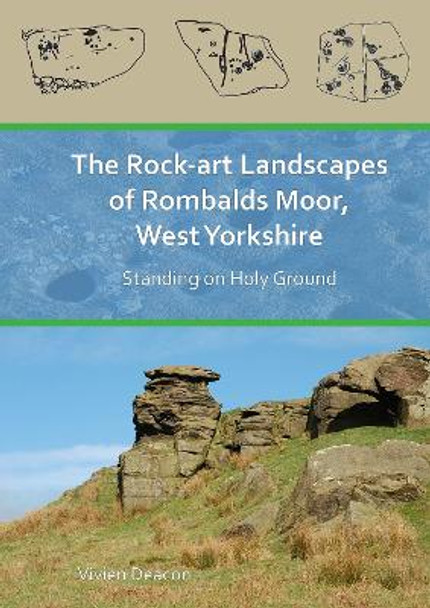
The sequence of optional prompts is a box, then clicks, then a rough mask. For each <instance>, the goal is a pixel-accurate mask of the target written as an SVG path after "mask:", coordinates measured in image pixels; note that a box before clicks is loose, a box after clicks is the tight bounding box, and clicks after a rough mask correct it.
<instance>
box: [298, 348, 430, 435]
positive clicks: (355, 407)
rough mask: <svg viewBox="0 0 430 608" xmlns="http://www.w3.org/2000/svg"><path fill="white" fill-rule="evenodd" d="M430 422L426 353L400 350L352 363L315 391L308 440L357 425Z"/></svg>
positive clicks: (429, 362) (428, 359)
mask: <svg viewBox="0 0 430 608" xmlns="http://www.w3.org/2000/svg"><path fill="white" fill-rule="evenodd" d="M429 423H430V351H428V350H421V349H416V348H404V349H402V350H400V351H397V352H394V353H388V354H383V355H374V356H371V357H366V358H364V359H358V360H356V361H352V362H351V363H349V364H348V365H347V366H346V367H344V368H343V369H342V370H341V371H340V372H337V373H335V374H330V375H329V376H326V377H325V378H324V379H323V380H321V382H320V383H319V385H318V386H317V388H316V389H315V391H314V393H313V396H312V402H311V411H310V416H309V424H308V430H309V431H310V434H311V437H317V436H318V435H321V434H323V433H329V432H332V431H341V430H343V429H346V428H352V427H358V426H397V425H399V424H401V425H404V426H407V427H411V428H412V427H419V426H427V425H428V424H429Z"/></svg>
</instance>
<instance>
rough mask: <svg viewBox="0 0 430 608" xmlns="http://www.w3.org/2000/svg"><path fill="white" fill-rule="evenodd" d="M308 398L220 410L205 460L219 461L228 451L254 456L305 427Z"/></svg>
mask: <svg viewBox="0 0 430 608" xmlns="http://www.w3.org/2000/svg"><path fill="white" fill-rule="evenodd" d="M309 407H310V400H309V399H292V400H291V401H261V402H260V403H256V404H255V405H253V406H252V407H249V408H244V409H242V410H239V411H234V412H232V413H230V412H227V413H226V414H224V415H223V416H222V418H221V420H220V422H219V425H218V428H217V432H216V435H215V438H214V441H213V444H212V447H211V450H210V452H209V457H208V464H209V465H210V466H216V465H218V464H220V463H221V464H222V463H223V461H225V460H226V459H228V457H229V456H230V455H231V454H232V453H240V454H242V455H244V456H258V455H259V454H261V453H264V452H265V451H267V450H268V449H270V448H271V447H273V446H279V445H280V444H281V443H282V441H283V440H286V439H294V438H295V437H300V436H301V435H303V434H304V433H305V431H306V425H307V420H308V414H309Z"/></svg>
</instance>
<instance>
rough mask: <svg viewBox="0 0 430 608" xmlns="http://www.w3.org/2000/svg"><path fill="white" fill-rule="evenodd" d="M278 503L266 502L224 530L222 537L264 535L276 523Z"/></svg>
mask: <svg viewBox="0 0 430 608" xmlns="http://www.w3.org/2000/svg"><path fill="white" fill-rule="evenodd" d="M278 512H279V504H278V503H276V502H273V503H267V504H265V505H263V506H262V507H260V508H259V509H257V510H256V511H254V512H253V513H251V515H248V517H246V518H245V519H243V520H242V521H239V522H237V523H235V524H233V525H232V526H230V527H229V528H228V529H227V530H225V531H224V533H223V536H224V538H228V539H230V538H238V537H239V538H252V537H255V536H260V537H263V536H266V534H268V533H269V532H270V531H271V530H272V529H273V528H274V527H275V524H276V520H277V517H278Z"/></svg>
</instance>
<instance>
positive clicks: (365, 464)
mask: <svg viewBox="0 0 430 608" xmlns="http://www.w3.org/2000/svg"><path fill="white" fill-rule="evenodd" d="M429 482H430V446H428V445H421V444H418V443H414V442H412V441H401V440H389V441H384V442H383V443H382V444H380V445H378V446H377V447H368V446H353V445H340V446H335V447H331V448H327V449H325V450H320V451H318V452H316V453H315V454H314V455H313V456H311V457H310V458H309V459H308V462H307V464H306V467H305V470H304V471H303V473H302V475H301V478H300V479H299V481H298V483H297V485H296V487H295V489H294V491H293V493H292V496H291V497H289V498H287V499H285V500H284V501H283V503H282V505H281V509H280V514H279V528H280V530H281V532H284V533H285V532H288V531H289V530H290V529H292V528H293V527H294V526H296V525H297V524H300V523H302V522H303V521H305V520H310V521H311V522H312V523H317V524H321V523H327V522H330V521H332V520H334V519H335V518H339V517H343V516H345V515H347V516H349V517H351V515H352V516H354V517H357V516H360V517H363V516H364V517H367V516H368V514H369V513H371V512H372V510H374V509H375V508H376V509H377V508H379V507H381V506H387V505H390V504H392V503H396V502H409V501H412V500H416V499H417V498H419V497H420V496H421V495H423V494H424V492H425V490H426V485H427V484H428V483H429Z"/></svg>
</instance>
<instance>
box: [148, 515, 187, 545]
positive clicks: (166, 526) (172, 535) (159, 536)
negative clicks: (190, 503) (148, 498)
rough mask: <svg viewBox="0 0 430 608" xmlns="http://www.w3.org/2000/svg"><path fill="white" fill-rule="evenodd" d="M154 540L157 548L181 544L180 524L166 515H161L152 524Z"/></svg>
mask: <svg viewBox="0 0 430 608" xmlns="http://www.w3.org/2000/svg"><path fill="white" fill-rule="evenodd" d="M151 530H152V540H153V543H154V544H155V545H156V546H157V547H163V548H166V547H174V546H175V545H178V543H180V542H181V534H180V529H179V527H178V524H177V523H175V522H174V521H173V520H172V519H170V518H169V517H167V516H165V515H160V516H158V517H156V518H155V519H153V521H152V522H151Z"/></svg>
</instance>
